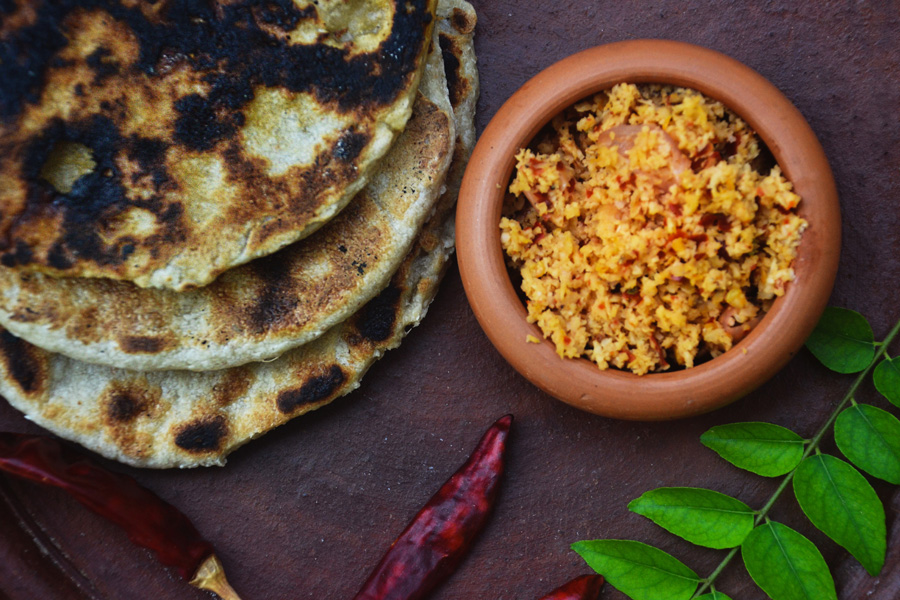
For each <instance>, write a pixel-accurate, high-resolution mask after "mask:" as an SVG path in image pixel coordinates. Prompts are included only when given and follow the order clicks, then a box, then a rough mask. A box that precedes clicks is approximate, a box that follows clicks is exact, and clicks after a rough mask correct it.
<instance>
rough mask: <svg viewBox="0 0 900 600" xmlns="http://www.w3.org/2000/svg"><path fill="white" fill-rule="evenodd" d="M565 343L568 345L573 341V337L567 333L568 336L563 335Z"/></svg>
mask: <svg viewBox="0 0 900 600" xmlns="http://www.w3.org/2000/svg"><path fill="white" fill-rule="evenodd" d="M563 343H564V344H566V345H569V344H571V343H572V338H570V337H569V336H567V335H566V336H563Z"/></svg>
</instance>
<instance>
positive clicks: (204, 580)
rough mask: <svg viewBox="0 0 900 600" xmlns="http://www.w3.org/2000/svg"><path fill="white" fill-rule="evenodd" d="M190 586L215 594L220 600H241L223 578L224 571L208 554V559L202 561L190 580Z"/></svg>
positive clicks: (215, 558)
mask: <svg viewBox="0 0 900 600" xmlns="http://www.w3.org/2000/svg"><path fill="white" fill-rule="evenodd" d="M191 585H192V586H194V587H198V588H200V589H201V590H207V591H209V592H212V593H214V594H217V595H218V596H219V597H220V598H221V599H222V600H241V597H240V596H238V595H237V592H235V591H234V589H233V588H232V587H231V585H230V584H229V583H228V580H227V579H226V578H225V569H224V568H223V567H222V562H221V561H220V560H219V557H218V556H216V555H215V554H210V555H209V558H207V559H206V560H204V561H203V564H201V565H200V568H199V569H197V574H196V575H195V576H194V578H193V579H192V580H191Z"/></svg>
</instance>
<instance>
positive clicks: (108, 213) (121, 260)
mask: <svg viewBox="0 0 900 600" xmlns="http://www.w3.org/2000/svg"><path fill="white" fill-rule="evenodd" d="M6 1H9V0H6ZM394 4H395V6H394V7H393V8H394V10H392V11H390V13H389V14H390V18H391V20H392V23H391V24H390V28H389V31H388V33H387V37H386V38H385V39H384V40H382V41H381V43H380V44H379V45H378V46H377V47H376V48H374V49H373V50H372V51H367V52H358V49H355V48H353V47H350V46H348V47H343V46H336V45H334V44H333V40H331V39H330V38H329V39H328V40H324V39H323V40H321V41H320V42H318V43H311V44H296V43H289V41H288V37H289V33H290V32H291V31H292V30H293V28H294V27H296V26H297V24H298V23H300V22H301V21H302V20H304V19H309V18H312V17H314V16H316V11H317V7H316V5H315V4H314V3H311V4H310V5H308V6H306V7H302V8H301V7H297V6H296V5H295V4H294V3H293V2H291V1H289V0H268V1H266V2H257V1H251V0H236V1H234V2H228V3H222V2H196V1H194V0H171V1H168V2H157V3H139V2H126V1H124V0H54V1H52V2H50V1H43V2H40V1H36V2H34V4H33V5H32V7H33V12H34V17H33V18H29V19H8V20H6V21H0V40H2V41H0V133H2V135H0V151H2V152H4V153H7V154H10V155H11V156H13V157H14V158H13V159H11V160H9V161H6V162H5V163H3V169H4V170H5V171H7V172H9V173H14V176H15V177H17V178H21V180H22V181H23V182H24V196H23V198H22V203H23V204H22V205H21V207H17V208H16V210H15V211H13V212H10V213H8V214H5V215H2V221H0V223H2V227H0V229H2V231H0V260H2V261H3V263H4V264H12V265H13V266H23V265H35V266H36V268H40V266H42V265H47V266H49V267H52V268H53V269H55V270H58V271H67V270H73V269H76V270H77V269H85V268H86V269H88V270H91V269H95V268H97V269H100V272H103V273H109V274H112V275H113V276H115V275H117V274H118V275H120V276H123V277H129V278H130V277H131V275H127V276H126V275H124V273H126V272H128V273H130V270H131V269H152V268H153V266H152V265H150V263H146V264H147V265H148V266H146V267H143V266H138V265H142V264H145V263H142V262H141V260H143V259H146V258H148V255H149V256H150V257H154V258H155V257H156V256H159V257H160V258H163V256H165V255H166V251H165V250H163V251H162V253H160V252H159V251H157V252H156V253H154V252H153V249H154V248H155V244H157V243H158V242H159V241H160V239H161V238H157V237H153V236H152V235H150V236H149V237H148V238H141V239H138V240H132V242H130V243H131V244H132V246H134V248H131V247H127V248H125V247H123V246H124V245H123V244H122V243H121V242H120V241H119V240H117V239H116V238H115V236H110V235H108V234H107V235H106V236H105V237H102V236H100V235H99V234H98V232H99V231H106V232H110V231H117V229H116V228H115V227H110V225H111V224H113V225H114V224H116V223H118V222H127V219H125V220H123V218H122V215H123V214H124V213H125V212H126V211H127V210H128V209H129V208H130V207H135V206H136V207H138V208H141V209H144V210H147V211H149V212H150V213H152V214H153V215H154V216H156V218H157V220H158V221H159V223H157V224H156V225H157V226H156V229H157V230H158V231H172V230H171V229H170V228H168V227H167V224H166V223H165V222H164V216H166V215H171V213H168V212H167V210H168V208H169V204H171V203H172V202H177V196H170V194H172V192H173V190H172V189H171V188H170V186H171V185H174V178H173V177H172V176H171V174H169V173H168V172H166V169H165V165H166V164H167V163H166V159H167V156H169V157H170V160H175V159H174V158H171V157H172V156H182V155H183V154H185V153H190V152H203V151H210V150H212V149H216V151H218V153H219V156H218V158H220V159H221V152H220V151H219V150H220V146H221V145H222V142H223V140H225V139H232V138H234V134H235V133H236V131H237V129H238V128H240V127H241V126H243V125H244V122H245V115H244V113H243V111H244V109H245V108H246V107H247V106H248V103H249V102H250V101H251V100H253V98H254V90H255V89H259V88H261V87H265V88H268V89H276V88H277V89H282V90H285V91H287V92H288V93H293V94H310V95H311V96H312V97H313V98H314V99H315V101H316V102H317V103H318V104H319V105H321V106H326V107H327V108H328V110H330V111H337V112H342V113H344V114H347V115H351V116H352V115H356V114H362V115H370V114H376V113H375V112H374V111H377V110H379V109H380V108H381V107H385V106H388V105H390V104H391V103H393V102H395V101H396V100H397V98H398V94H401V93H406V90H407V89H408V86H409V83H410V81H411V79H412V78H413V77H414V74H415V72H416V69H417V68H418V67H419V65H420V63H421V56H422V53H423V49H424V48H425V47H426V45H427V42H428V39H427V37H426V35H425V34H426V32H427V26H428V24H429V23H430V22H431V21H432V19H433V17H432V14H431V8H430V7H429V4H430V2H429V1H427V0H409V1H404V2H400V1H399V0H394ZM10 6H11V8H10V10H11V11H13V12H15V11H16V10H19V9H17V8H16V7H15V5H14V4H10ZM22 10H24V9H22ZM85 19H89V20H90V22H93V23H102V22H106V21H109V22H115V23H116V28H119V29H121V30H124V31H127V33H128V34H129V35H128V36H121V35H120V36H119V38H117V39H113V40H109V41H107V40H105V39H104V40H102V41H103V43H102V44H101V45H99V46H98V45H91V46H88V47H87V50H85V53H86V56H82V57H80V60H75V61H63V60H62V58H61V57H62V55H63V53H68V54H73V53H77V50H74V48H73V44H74V42H72V44H70V40H78V39H80V38H79V35H80V34H81V33H83V32H81V31H80V30H79V29H77V27H79V26H80V23H82V22H84V21H85ZM119 29H117V31H118V30H119ZM34 40H40V43H34ZM80 41H81V43H82V47H84V46H83V42H84V40H83V39H81V40H80ZM68 62H71V63H72V66H71V67H70V66H63V65H64V63H65V64H67V63H68ZM61 69H72V72H73V73H79V75H78V77H79V79H77V81H76V80H75V79H72V78H68V79H67V78H65V77H63V76H62V75H60V73H61ZM85 71H86V72H87V76H86V77H85V76H84V72H85ZM73 77H74V75H73ZM184 78H187V79H186V81H190V82H191V83H190V85H191V86H192V87H191V88H190V89H192V90H196V91H195V92H194V93H190V94H187V95H183V96H181V97H176V98H172V100H171V105H169V104H166V103H165V102H163V103H162V104H161V106H162V107H168V106H171V108H172V109H173V110H171V111H170V112H167V113H164V114H163V117H162V118H163V119H166V120H167V121H166V123H165V124H166V125H167V127H166V128H165V129H166V131H169V132H171V133H169V134H167V135H170V136H171V139H168V138H167V139H165V140H163V139H153V138H152V137H149V138H142V139H140V140H137V139H132V138H133V137H134V136H132V137H131V138H130V137H128V136H129V135H130V133H129V134H127V135H126V134H123V132H122V130H120V129H118V128H117V127H122V126H123V125H124V124H126V123H129V115H130V114H131V112H130V111H131V110H132V109H131V108H129V101H128V90H129V89H133V88H134V87H135V86H137V87H140V88H141V89H142V90H145V91H144V93H146V94H150V97H153V94H154V93H156V92H154V91H153V90H156V89H157V88H160V87H161V88H162V89H164V90H165V89H166V87H165V86H170V85H171V86H174V85H175V84H176V83H178V82H183V81H185V79H184ZM60 81H63V82H66V83H67V84H71V86H72V87H71V88H67V89H68V92H70V94H69V95H70V96H71V100H72V102H73V103H74V104H73V105H72V106H70V107H67V110H66V111H65V113H64V114H66V115H71V116H67V117H65V120H62V119H60V118H58V117H56V118H53V117H52V115H54V114H62V113H61V112H60V111H57V110H56V109H54V108H53V107H49V106H48V107H46V109H45V107H39V108H38V110H37V115H38V116H39V117H40V116H41V115H45V116H44V117H43V118H44V119H45V121H42V120H41V119H40V118H37V120H32V121H30V122H33V123H35V125H29V126H28V127H25V125H24V121H23V120H24V119H25V109H26V107H29V106H32V105H38V104H39V103H40V102H42V99H46V98H47V97H49V96H50V95H48V94H47V93H46V92H47V90H46V89H45V87H46V86H49V85H55V86H58V85H61V84H60ZM60 89H62V88H60ZM182 89H186V88H184V87H183V86H182ZM147 90H149V91H147ZM168 97H170V98H171V96H168ZM79 98H82V99H83V100H77V99H79ZM95 98H97V99H99V101H97V100H93V99H95ZM76 100H77V102H75V101H76ZM97 106H99V108H97ZM91 113H95V114H91ZM29 114H30V113H29ZM373 118H374V117H373ZM150 129H152V128H150ZM157 129H159V128H158V127H157ZM17 131H26V132H27V133H22V134H21V135H22V137H21V138H17V137H15V136H10V135H7V134H8V133H15V132H17ZM146 135H148V136H152V135H162V134H159V133H156V134H151V133H147V134H146ZM61 140H63V141H65V140H68V141H72V142H77V143H79V144H83V145H84V146H86V147H88V148H90V150H91V153H92V155H93V156H94V158H95V159H96V161H97V167H96V169H95V170H94V172H92V173H90V174H88V175H85V176H83V177H81V179H80V180H79V181H78V182H77V184H76V186H75V188H74V189H72V190H71V191H70V192H68V193H60V192H59V191H58V190H54V189H53V188H52V186H50V185H48V183H47V182H46V181H42V180H41V179H40V178H39V177H36V175H37V174H38V173H39V172H40V169H41V168H42V166H43V164H44V163H45V162H46V159H47V156H48V153H49V152H50V151H51V150H52V148H53V147H54V145H55V143H57V142H59V141H61ZM369 143H371V136H370V135H369V134H368V133H366V132H365V127H361V128H360V131H355V130H351V131H348V132H345V134H344V135H343V136H342V137H341V138H340V139H339V141H338V142H337V143H336V144H335V146H334V147H333V149H332V152H331V153H330V154H331V156H330V157H329V156H328V155H327V154H322V155H320V156H319V157H318V160H317V161H316V163H315V166H314V167H311V168H310V169H309V170H310V171H312V172H313V173H315V175H314V176H313V177H312V179H313V180H314V181H312V182H311V183H313V184H314V185H313V187H309V186H307V185H305V183H306V182H300V183H301V185H299V186H292V188H291V189H284V190H280V189H279V190H275V191H279V192H280V195H281V196H285V197H286V198H288V200H286V202H287V203H288V204H289V206H288V208H289V209H290V211H291V214H292V215H294V214H301V215H302V214H307V213H308V214H312V212H313V211H314V210H315V208H316V206H315V204H316V203H317V202H319V201H320V200H321V199H320V197H319V196H317V194H321V193H324V192H323V190H325V191H327V190H328V189H331V187H332V185H333V184H334V182H335V181H337V182H339V181H341V180H345V179H346V180H352V179H354V178H355V177H356V174H355V173H356V171H355V169H356V166H355V165H354V164H353V163H354V162H355V161H356V160H357V159H358V157H359V156H360V155H361V153H362V152H363V151H364V149H365V148H366V146H367V144H369ZM172 145H175V146H178V147H179V148H178V149H177V151H176V152H173V153H171V154H169V153H168V152H167V151H166V150H167V149H168V148H170V147H171V146H172ZM125 158H129V159H132V160H133V161H135V162H137V164H138V165H139V166H140V172H139V173H133V172H129V173H128V174H127V176H125V175H124V174H123V173H121V172H120V169H119V168H118V167H117V165H118V164H121V163H122V162H123V159H125ZM329 159H330V160H329ZM145 176H149V181H152V183H153V186H154V188H155V191H156V192H157V195H155V196H151V197H149V198H148V197H147V189H146V184H145V183H144V177H145ZM265 179H266V178H264V177H256V178H254V179H253V180H251V181H250V182H248V183H247V184H246V185H247V191H248V193H249V192H252V193H249V194H248V195H250V196H253V195H256V196H268V193H269V192H271V191H273V190H269V189H262V188H264V187H265V186H264V185H263V183H262V182H263V181H264V180H265ZM135 185H139V187H140V190H139V191H140V193H134V186H135ZM293 187H298V189H301V190H303V193H302V194H297V193H296V190H294V189H293ZM163 188H165V192H164V191H163ZM307 190H309V192H307ZM292 192H293V193H292ZM297 196H300V198H299V199H298V198H297ZM279 197H280V196H279ZM173 198H175V200H173ZM304 204H309V205H312V206H310V209H309V210H307V209H306V207H305V205H304ZM240 210H242V209H237V208H236V209H235V212H236V214H235V215H234V218H235V219H243V218H244V217H245V216H246V215H244V214H243V213H240ZM237 213H240V214H237ZM117 219H118V221H117ZM285 226H286V225H285ZM187 227H188V225H187V224H186V223H185V224H179V225H178V227H177V228H176V230H175V231H174V232H173V233H171V234H169V239H173V238H174V239H184V238H185V235H186V234H185V232H186V231H187V229H186V228H187ZM269 229H272V230H275V227H274V225H273V226H270V227H269ZM35 232H47V236H44V237H43V240H44V241H43V242H41V243H38V242H35V240H37V239H38V236H36V235H35ZM151 233H153V232H151ZM154 235H155V234H154ZM23 240H24V241H25V242H26V243H30V244H38V245H37V246H36V248H39V251H38V252H35V253H34V254H33V255H25V254H23V253H22V252H20V251H17V250H16V247H17V244H18V243H19V242H20V241H23ZM129 261H131V262H129ZM132 263H133V264H132ZM90 265H96V267H94V266H90Z"/></svg>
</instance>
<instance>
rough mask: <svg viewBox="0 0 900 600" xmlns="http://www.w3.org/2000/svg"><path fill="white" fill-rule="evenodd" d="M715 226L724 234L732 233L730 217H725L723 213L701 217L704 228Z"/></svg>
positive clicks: (707, 214)
mask: <svg viewBox="0 0 900 600" xmlns="http://www.w3.org/2000/svg"><path fill="white" fill-rule="evenodd" d="M713 224H715V226H716V228H717V229H718V230H719V231H721V232H722V233H725V232H726V231H731V222H730V221H729V220H728V215H723V214H722V213H706V214H705V215H703V216H702V217H700V225H702V226H703V227H709V226H710V225H713Z"/></svg>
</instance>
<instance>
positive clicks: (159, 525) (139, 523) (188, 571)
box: [0, 432, 240, 600]
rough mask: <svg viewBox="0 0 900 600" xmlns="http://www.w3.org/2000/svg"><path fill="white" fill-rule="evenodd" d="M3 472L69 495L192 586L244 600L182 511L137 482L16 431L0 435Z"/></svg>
mask: <svg viewBox="0 0 900 600" xmlns="http://www.w3.org/2000/svg"><path fill="white" fill-rule="evenodd" d="M0 470H2V471H6V472H7V473H9V474H11V475H15V476H16V477H21V478H22V479H30V480H31V481H36V482H38V483H42V484H44V485H48V486H52V487H57V488H60V489H62V490H65V491H66V492H68V494H69V495H70V496H72V497H73V498H74V499H75V500H77V501H78V502H80V503H81V504H82V505H83V506H84V507H85V508H87V509H88V510H91V511H93V512H95V513H97V514H98V515H100V516H102V517H105V518H106V519H109V521H111V522H112V523H114V524H116V525H118V526H119V527H121V528H122V529H124V530H125V533H127V534H128V538H129V539H130V540H131V541H132V542H134V543H135V544H137V545H138V546H142V547H144V548H148V549H150V550H152V551H153V552H155V553H156V557H157V558H158V559H159V562H161V563H163V564H164V565H167V566H169V567H172V568H174V569H175V570H176V571H177V572H178V574H179V575H181V577H182V578H183V579H185V580H186V581H188V582H190V584H191V585H193V586H195V587H198V588H201V589H205V590H209V591H211V592H215V593H216V594H218V595H219V596H221V597H222V598H223V600H240V598H239V597H238V595H237V594H236V593H235V591H234V590H233V589H232V588H231V586H230V585H229V584H228V581H227V580H226V579H225V571H224V570H223V568H222V563H221V562H219V559H218V558H217V557H216V555H215V554H214V552H213V547H212V544H210V543H209V542H207V541H206V540H205V539H203V537H202V536H201V535H200V533H199V532H198V531H197V529H196V528H195V527H194V525H193V524H192V523H191V522H190V521H189V520H188V518H187V517H186V516H184V514H182V513H181V512H180V511H179V510H178V509H177V508H175V507H174V506H172V505H171V504H168V503H167V502H165V501H163V500H162V499H161V498H159V497H158V496H156V495H155V494H154V493H153V492H151V491H150V490H148V489H147V488H145V487H142V486H141V485H140V484H138V482H137V481H135V480H134V479H132V478H131V477H128V476H127V475H123V474H121V473H113V472H112V471H108V470H106V469H104V468H103V467H101V466H99V465H97V464H95V463H94V462H93V461H91V460H90V459H89V458H88V457H87V456H85V455H83V454H81V453H80V452H77V451H75V450H73V449H71V448H69V447H67V446H63V445H62V444H60V443H59V442H58V441H57V440H55V439H53V438H50V437H47V436H43V435H25V434H19V433H10V432H0Z"/></svg>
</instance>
